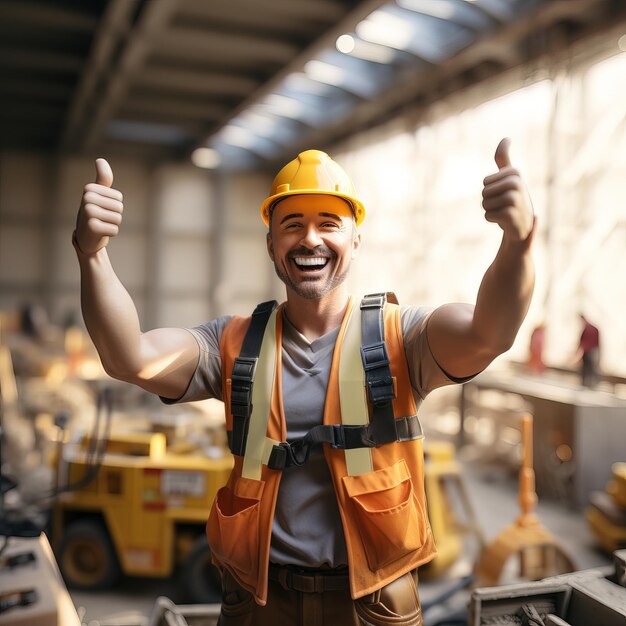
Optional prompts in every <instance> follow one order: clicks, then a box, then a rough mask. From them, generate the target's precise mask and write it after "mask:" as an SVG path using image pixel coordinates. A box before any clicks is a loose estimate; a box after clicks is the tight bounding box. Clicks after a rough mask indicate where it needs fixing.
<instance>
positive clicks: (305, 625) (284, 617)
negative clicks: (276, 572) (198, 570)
mask: <svg viewBox="0 0 626 626" xmlns="http://www.w3.org/2000/svg"><path fill="white" fill-rule="evenodd" d="M300 580H302V579H300ZM314 582H315V584H312V585H311V587H318V588H319V587H320V586H322V587H323V586H324V585H318V584H317V583H318V582H320V580H319V579H318V580H317V581H314ZM322 582H323V581H322ZM295 586H296V587H300V588H302V587H303V586H302V585H298V584H296V585H295ZM290 587H292V585H291V584H290V579H289V578H288V577H286V576H281V577H280V579H279V580H270V582H269V585H268V596H267V604H266V605H265V606H259V605H258V604H256V603H255V601H254V599H253V597H252V594H250V593H249V592H248V591H245V590H244V589H242V588H241V587H240V586H239V584H238V583H237V582H236V581H235V580H234V578H233V577H232V576H231V575H230V573H229V572H228V571H224V572H223V574H222V611H221V613H220V618H219V621H218V626H422V611H421V606H420V601H419V596H418V593H417V572H416V571H413V572H409V573H408V574H405V575H404V576H401V577H400V578H398V579H397V580H395V581H393V582H392V583H389V584H388V585H386V586H385V587H383V588H382V589H380V590H378V591H375V592H374V593H371V594H369V595H367V596H365V597H363V598H358V599H357V600H353V599H352V598H351V597H350V591H349V590H348V589H345V590H341V591H308V592H307V591H299V590H296V589H294V588H290Z"/></svg>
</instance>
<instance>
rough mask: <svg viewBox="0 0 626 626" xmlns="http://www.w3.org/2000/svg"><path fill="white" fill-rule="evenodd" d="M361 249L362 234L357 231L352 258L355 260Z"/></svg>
mask: <svg viewBox="0 0 626 626" xmlns="http://www.w3.org/2000/svg"><path fill="white" fill-rule="evenodd" d="M360 249H361V233H360V232H359V231H358V230H357V231H356V232H355V234H354V240H353V241H352V258H353V259H355V258H356V256H357V254H359V250H360Z"/></svg>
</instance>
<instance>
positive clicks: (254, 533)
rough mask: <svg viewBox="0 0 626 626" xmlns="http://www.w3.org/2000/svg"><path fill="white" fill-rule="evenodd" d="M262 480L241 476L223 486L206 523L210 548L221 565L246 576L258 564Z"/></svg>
mask: <svg viewBox="0 0 626 626" xmlns="http://www.w3.org/2000/svg"><path fill="white" fill-rule="evenodd" d="M264 486H265V483H264V481H261V480H252V479H250V478H243V477H240V478H238V479H237V481H236V483H235V490H234V491H233V489H231V487H230V486H229V485H226V486H225V487H222V488H221V489H220V490H219V491H218V492H217V495H216V497H215V501H214V503H213V506H212V508H211V513H210V514H209V520H208V522H207V535H208V539H209V545H210V546H211V550H212V552H213V554H214V555H215V557H216V559H217V560H218V561H220V562H224V563H227V564H228V565H230V566H231V567H232V568H233V569H234V570H235V571H237V572H240V573H241V574H242V575H244V576H246V577H248V576H250V574H252V575H253V576H254V575H256V572H257V569H258V565H259V508H260V500H261V495H262V494H263V487H264Z"/></svg>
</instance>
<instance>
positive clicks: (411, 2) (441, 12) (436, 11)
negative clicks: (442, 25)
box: [396, 0, 454, 20]
mask: <svg viewBox="0 0 626 626" xmlns="http://www.w3.org/2000/svg"><path fill="white" fill-rule="evenodd" d="M396 2H397V3H398V5H399V6H401V7H402V8H403V9H407V10H408V11H419V12H420V13H426V14H427V15H432V16H433V17H439V18H441V19H442V20H449V19H450V18H452V17H453V16H454V7H453V6H452V4H451V3H450V2H446V0H396Z"/></svg>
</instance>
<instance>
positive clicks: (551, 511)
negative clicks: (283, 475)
mask: <svg viewBox="0 0 626 626" xmlns="http://www.w3.org/2000/svg"><path fill="white" fill-rule="evenodd" d="M464 468H465V475H464V479H465V485H466V488H467V490H468V492H469V494H470V497H471V498H472V500H473V503H474V507H475V513H476V516H477V519H478V523H479V526H480V528H481V529H482V531H483V533H484V535H485V539H486V540H487V542H489V541H490V540H492V539H493V538H494V537H495V536H496V535H497V534H498V532H500V531H501V530H502V529H504V528H505V527H506V526H508V525H509V524H511V523H512V522H513V520H514V519H515V518H516V517H517V516H518V514H519V506H518V504H517V484H516V480H515V477H514V476H511V474H510V472H505V471H504V470H502V469H494V468H493V467H487V466H481V465H478V464H476V463H465V464H464ZM537 513H538V515H539V518H540V520H541V521H542V523H543V524H544V526H546V527H547V528H548V529H549V530H550V531H551V532H552V533H553V534H554V535H555V536H556V537H558V539H559V541H560V542H561V544H562V545H563V547H564V548H566V549H567V551H568V552H569V554H570V556H571V557H572V558H573V559H574V561H575V562H576V564H577V567H578V569H587V568H592V567H601V566H608V565H609V564H610V562H611V560H610V557H609V556H608V555H606V554H603V553H602V552H600V551H599V550H598V549H597V547H596V545H595V542H594V539H593V537H592V535H591V533H590V531H589V530H588V528H587V526H586V523H585V521H584V516H583V512H582V511H573V510H572V509H570V508H567V507H565V506H564V505H562V504H559V503H557V502H550V501H545V500H544V501H540V502H539V504H538V506H537ZM475 552H476V542H474V541H469V542H468V545H467V549H466V554H465V555H464V557H462V558H461V559H459V561H458V562H457V563H456V564H455V565H454V566H453V567H452V569H451V570H450V571H449V572H448V573H447V574H446V575H445V576H444V577H442V578H439V579H438V580H433V581H424V582H421V583H420V594H421V597H422V601H423V602H424V603H427V602H428V601H430V600H432V599H433V598H434V597H437V596H438V595H439V594H440V593H441V592H442V591H444V590H445V589H447V588H449V587H450V586H451V585H452V584H453V583H454V581H455V580H457V579H458V578H459V577H461V576H463V575H466V574H468V573H469V572H470V571H471V568H472V564H473V560H474V558H475ZM71 595H72V598H73V600H74V603H75V605H76V606H77V607H80V609H81V611H83V612H84V617H83V622H84V623H85V624H87V625H88V626H98V625H99V624H107V625H111V626H112V625H113V624H119V625H122V624H137V625H140V624H147V622H148V619H147V618H148V616H149V615H150V614H151V612H152V610H153V607H154V603H155V599H156V598H157V597H158V596H167V597H169V598H171V599H172V600H173V601H174V602H176V603H180V602H181V601H182V600H181V594H180V590H179V589H178V587H177V584H176V581H175V580H165V581H163V580H153V579H125V580H124V581H123V582H122V583H120V585H118V587H117V588H115V589H112V590H110V591H107V592H100V593H85V592H76V591H71ZM468 598H469V592H459V593H457V594H455V596H454V597H453V598H452V599H451V600H450V601H448V602H446V603H445V604H443V605H442V606H440V607H437V608H435V609H433V610H432V611H430V612H429V613H426V620H425V622H426V626H428V625H429V624H434V623H435V622H436V621H437V619H438V618H439V617H440V616H441V615H443V614H446V613H449V612H450V611H453V610H461V611H462V610H463V607H464V606H465V604H466V603H467V600H468Z"/></svg>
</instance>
